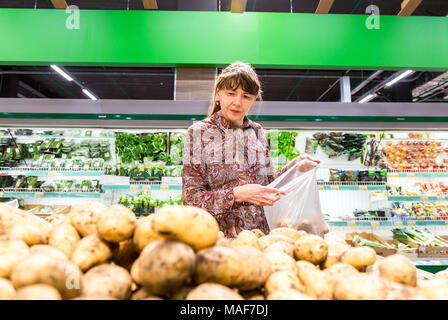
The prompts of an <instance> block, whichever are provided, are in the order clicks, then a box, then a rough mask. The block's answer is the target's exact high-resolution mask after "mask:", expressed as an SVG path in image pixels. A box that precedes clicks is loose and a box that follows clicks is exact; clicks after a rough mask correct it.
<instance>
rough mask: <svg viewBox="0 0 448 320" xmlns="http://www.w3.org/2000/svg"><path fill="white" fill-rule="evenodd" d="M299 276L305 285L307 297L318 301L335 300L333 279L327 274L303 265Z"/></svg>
mask: <svg viewBox="0 0 448 320" xmlns="http://www.w3.org/2000/svg"><path fill="white" fill-rule="evenodd" d="M298 262H299V261H298ZM298 275H299V279H300V281H302V282H303V283H304V285H305V293H306V295H308V296H310V297H313V298H315V299H318V300H332V299H333V286H332V284H331V278H330V276H329V275H328V274H327V273H325V272H323V271H320V270H318V269H317V268H314V267H311V266H307V265H303V266H302V267H301V268H300V269H299V272H298Z"/></svg>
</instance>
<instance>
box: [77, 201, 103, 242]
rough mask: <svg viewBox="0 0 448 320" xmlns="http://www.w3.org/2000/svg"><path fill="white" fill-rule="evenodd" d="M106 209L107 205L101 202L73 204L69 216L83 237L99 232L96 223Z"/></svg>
mask: <svg viewBox="0 0 448 320" xmlns="http://www.w3.org/2000/svg"><path fill="white" fill-rule="evenodd" d="M106 209H107V207H106V206H105V205H104V204H102V203H100V202H97V201H89V202H85V203H81V204H77V205H75V206H73V207H72V208H71V209H70V212H69V213H68V217H69V219H70V223H71V224H72V225H73V226H74V227H75V228H76V230H78V232H79V234H80V235H81V237H87V236H89V235H91V234H94V233H97V228H96V223H97V221H98V218H99V216H100V214H101V213H102V212H103V211H104V210H106Z"/></svg>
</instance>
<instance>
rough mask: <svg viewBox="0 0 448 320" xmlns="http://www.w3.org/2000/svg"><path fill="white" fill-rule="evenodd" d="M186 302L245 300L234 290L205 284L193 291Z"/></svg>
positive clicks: (219, 285)
mask: <svg viewBox="0 0 448 320" xmlns="http://www.w3.org/2000/svg"><path fill="white" fill-rule="evenodd" d="M186 300H244V299H243V297H241V296H240V295H239V294H238V293H237V292H235V291H234V290H232V289H230V288H228V287H226V286H223V285H221V284H218V283H203V284H200V285H199V286H197V287H196V288H194V289H193V290H191V291H190V292H189V293H188V295H187V299H186Z"/></svg>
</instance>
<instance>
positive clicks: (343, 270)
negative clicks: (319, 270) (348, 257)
mask: <svg viewBox="0 0 448 320" xmlns="http://www.w3.org/2000/svg"><path fill="white" fill-rule="evenodd" d="M324 272H325V273H327V274H328V275H329V276H330V277H331V278H332V279H336V278H344V277H346V276H349V275H351V274H355V275H356V274H358V273H359V271H358V270H357V269H355V267H353V266H352V265H350V264H346V263H336V264H334V265H332V266H331V267H329V268H327V269H325V270H324Z"/></svg>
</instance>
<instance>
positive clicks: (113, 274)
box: [81, 264, 132, 300]
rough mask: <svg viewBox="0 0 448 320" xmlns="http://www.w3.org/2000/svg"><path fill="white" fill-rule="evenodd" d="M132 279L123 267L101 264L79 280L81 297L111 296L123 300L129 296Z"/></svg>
mask: <svg viewBox="0 0 448 320" xmlns="http://www.w3.org/2000/svg"><path fill="white" fill-rule="evenodd" d="M131 284H132V279H131V275H130V274H129V272H128V271H127V270H126V269H124V268H123V267H120V266H117V265H113V264H101V265H98V266H96V267H93V268H92V269H90V270H89V271H88V272H87V273H86V274H84V275H83V276H82V278H81V286H82V295H84V296H111V297H112V298H115V299H119V300H125V299H128V298H129V297H130V295H131Z"/></svg>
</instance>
